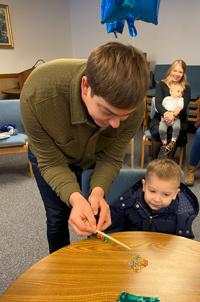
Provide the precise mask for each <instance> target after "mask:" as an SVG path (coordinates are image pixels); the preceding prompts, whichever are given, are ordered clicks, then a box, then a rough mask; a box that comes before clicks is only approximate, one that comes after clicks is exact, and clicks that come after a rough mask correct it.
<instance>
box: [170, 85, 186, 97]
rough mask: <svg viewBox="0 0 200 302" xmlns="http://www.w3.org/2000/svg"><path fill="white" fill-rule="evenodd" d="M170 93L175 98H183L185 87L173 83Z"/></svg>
mask: <svg viewBox="0 0 200 302" xmlns="http://www.w3.org/2000/svg"><path fill="white" fill-rule="evenodd" d="M170 94H171V96H172V97H173V98H181V97H182V95H183V88H182V87H181V86H179V85H177V86H175V85H172V87H171V88H170Z"/></svg>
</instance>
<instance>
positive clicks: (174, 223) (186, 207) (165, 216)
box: [106, 180, 199, 238]
mask: <svg viewBox="0 0 200 302" xmlns="http://www.w3.org/2000/svg"><path fill="white" fill-rule="evenodd" d="M179 188H180V192H179V193H178V194H177V197H176V199H175V200H173V201H172V202H171V204H170V205H169V206H168V207H166V208H162V209H160V210H158V211H154V210H151V209H150V208H149V206H148V205H147V204H146V202H145V201H144V193H143V191H142V180H140V181H138V182H137V183H136V184H135V185H133V186H132V187H131V189H130V190H129V191H127V192H125V193H124V194H123V195H121V196H120V197H119V199H118V200H116V202H114V203H113V204H112V205H111V206H110V209H111V219H112V225H111V226H110V227H109V228H108V229H107V230H106V231H107V232H120V231H147V232H160V233H167V234H174V235H180V236H184V237H187V238H194V234H193V232H192V222H193V220H194V219H195V217H196V216H197V214H198V212H199V204H198V200H197V197H196V196H195V195H194V193H193V192H192V191H191V190H190V189H189V188H188V187H187V186H186V185H184V184H183V183H181V184H180V187H179Z"/></svg>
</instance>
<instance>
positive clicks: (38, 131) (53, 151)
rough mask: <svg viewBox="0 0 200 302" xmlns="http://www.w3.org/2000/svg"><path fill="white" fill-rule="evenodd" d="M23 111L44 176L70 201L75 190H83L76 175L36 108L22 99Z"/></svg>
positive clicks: (60, 195) (54, 188)
mask: <svg viewBox="0 0 200 302" xmlns="http://www.w3.org/2000/svg"><path fill="white" fill-rule="evenodd" d="M21 113H22V119H23V122H24V127H25V131H26V134H27V135H28V140H29V145H30V147H31V150H32V151H33V153H34V155H35V156H36V157H37V161H38V166H39V169H40V171H41V174H42V176H43V177H44V179H45V180H46V182H47V183H48V184H49V185H50V186H51V187H52V189H53V190H54V191H55V192H56V193H57V194H58V195H59V197H60V199H61V200H63V201H64V202H66V203H68V200H69V196H70V195H71V194H72V193H73V192H81V190H80V187H79V184H78V183H77V180H76V177H75V175H74V174H73V172H72V171H71V170H70V168H69V166H68V162H67V158H66V156H65V155H64V154H63V153H62V152H61V151H60V150H59V148H58V147H57V146H56V145H55V143H54V141H53V140H52V138H51V137H50V136H49V135H48V134H47V132H46V131H45V130H44V129H43V128H42V126H41V124H40V121H39V119H38V117H37V116H36V112H35V110H34V109H33V108H32V107H31V105H30V103H29V102H28V101H26V100H23V99H22V100H21Z"/></svg>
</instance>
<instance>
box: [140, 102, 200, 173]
mask: <svg viewBox="0 0 200 302" xmlns="http://www.w3.org/2000/svg"><path fill="white" fill-rule="evenodd" d="M152 100H153V101H154V98H150V97H147V98H146V108H145V114H144V121H143V137H142V148H141V163H140V166H141V168H144V160H145V151H146V148H148V151H149V154H150V152H151V146H152V142H151V138H152V137H151V133H150V130H149V129H148V125H149V121H150V118H151V115H152ZM199 106H200V100H197V101H190V103H189V105H188V121H192V122H196V121H197V120H199ZM179 148H180V154H179V166H180V167H181V168H182V164H183V160H184V159H185V158H186V146H183V147H179Z"/></svg>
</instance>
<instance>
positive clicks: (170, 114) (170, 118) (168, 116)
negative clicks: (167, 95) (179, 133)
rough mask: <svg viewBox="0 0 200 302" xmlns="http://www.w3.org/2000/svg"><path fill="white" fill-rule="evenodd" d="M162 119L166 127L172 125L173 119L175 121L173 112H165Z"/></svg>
mask: <svg viewBox="0 0 200 302" xmlns="http://www.w3.org/2000/svg"><path fill="white" fill-rule="evenodd" d="M163 117H164V120H165V122H166V123H167V125H168V126H171V125H172V124H173V122H174V119H175V116H174V113H173V112H171V111H167V112H165V113H164V115H163Z"/></svg>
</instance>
